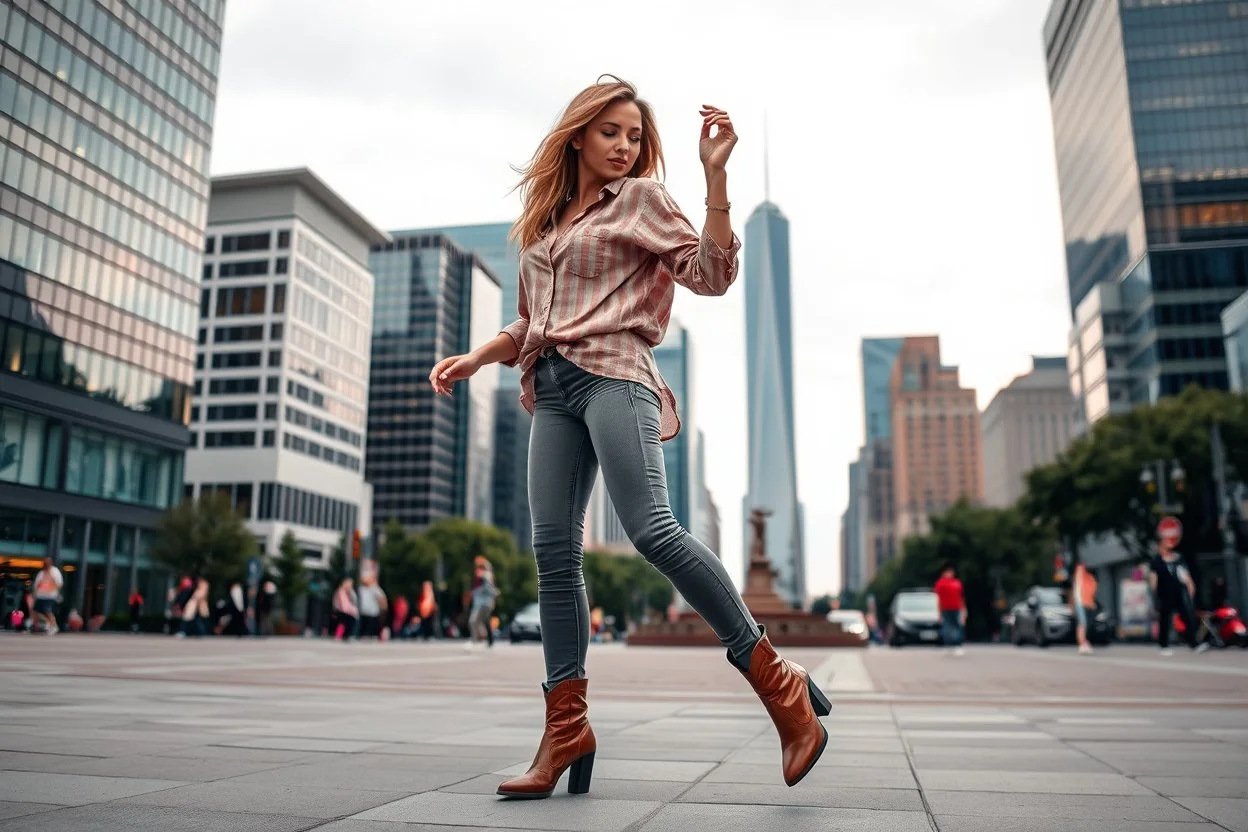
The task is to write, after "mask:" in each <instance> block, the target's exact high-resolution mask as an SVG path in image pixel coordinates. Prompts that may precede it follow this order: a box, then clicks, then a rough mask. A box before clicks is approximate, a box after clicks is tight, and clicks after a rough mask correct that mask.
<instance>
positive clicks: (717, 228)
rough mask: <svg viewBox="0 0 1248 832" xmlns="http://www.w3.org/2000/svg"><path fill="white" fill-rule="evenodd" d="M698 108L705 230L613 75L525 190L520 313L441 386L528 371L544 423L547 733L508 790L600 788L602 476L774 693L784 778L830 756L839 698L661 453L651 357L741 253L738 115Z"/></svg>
mask: <svg viewBox="0 0 1248 832" xmlns="http://www.w3.org/2000/svg"><path fill="white" fill-rule="evenodd" d="M701 114H702V133H701V143H700V153H699V155H700V157H701V161H702V165H703V168H704V170H705V173H706V185H707V196H706V207H707V216H706V225H705V227H704V228H703V231H702V234H701V235H700V236H699V235H698V234H697V233H696V232H695V231H694V230H693V226H692V225H691V224H690V223H689V220H688V219H686V218H685V216H684V214H682V213H681V212H680V209H679V208H677V206H676V203H675V202H673V201H672V198H671V196H669V195H668V193H667V191H666V189H664V187H663V186H662V185H661V184H659V183H658V182H657V181H655V180H654V179H653V178H651V177H652V176H653V175H654V174H655V173H656V172H657V171H658V170H659V169H660V168H661V167H662V164H663V151H662V145H661V144H660V142H659V135H658V132H657V130H656V129H655V121H654V114H653V112H652V111H651V109H650V106H649V105H648V104H646V103H645V102H644V101H642V100H641V99H639V98H638V97H637V91H636V89H635V88H634V87H633V86H632V85H631V84H628V83H625V82H623V81H620V80H618V79H614V80H612V81H611V82H609V83H599V84H595V85H594V86H592V87H589V88H587V89H585V90H583V91H582V92H581V93H580V94H578V95H577V96H576V97H575V98H574V99H573V100H572V102H571V103H570V104H569V105H568V108H567V109H566V110H565V111H564V113H563V115H562V117H561V118H560V120H559V123H558V124H557V125H556V126H555V128H554V130H552V131H551V133H550V135H548V136H547V137H546V139H545V140H544V141H543V142H542V144H541V146H540V147H539V148H538V151H537V154H536V155H535V156H534V158H533V160H532V162H531V163H530V164H529V166H528V167H527V168H526V169H525V170H524V172H523V179H522V180H521V183H520V188H521V192H522V196H523V201H524V210H523V213H522V214H521V216H520V219H519V220H518V221H517V222H516V226H515V229H514V230H513V235H514V236H515V237H517V238H518V242H519V245H520V248H521V249H522V251H521V255H520V286H519V314H520V317H519V319H518V320H516V321H515V322H514V323H512V324H511V325H509V326H508V327H507V328H506V329H505V330H504V331H503V332H501V333H500V334H499V335H498V336H497V337H495V338H494V339H493V340H491V341H489V342H488V343H486V344H484V345H482V346H480V347H478V348H477V349H476V350H475V351H473V352H472V353H469V354H467V355H455V356H451V357H449V358H445V359H443V360H442V361H440V362H438V364H437V365H436V366H435V367H434V368H433V370H432V372H430V374H429V381H430V384H431V385H432V386H433V389H434V391H435V392H436V393H438V394H439V395H450V394H451V388H452V385H454V383H455V382H457V381H461V380H463V379H467V378H469V377H470V376H472V375H473V374H474V373H475V372H476V371H477V370H478V369H480V368H481V367H483V366H486V365H488V364H492V363H495V362H500V363H503V364H506V365H508V366H519V367H521V369H522V370H523V375H522V376H521V390H522V393H521V402H522V403H523V404H524V406H525V408H526V409H528V410H529V412H530V413H532V414H533V425H532V432H531V438H530V449H529V454H530V457H529V458H530V460H532V462H531V463H530V465H529V502H530V509H531V513H532V517H533V549H534V552H535V554H536V556H537V570H538V586H539V596H538V600H539V604H540V609H541V623H542V650H543V654H544V656H545V661H546V684H545V686H544V690H545V694H546V732H545V735H544V737H543V739H542V742H541V745H540V747H539V748H538V751H537V756H536V757H535V758H534V761H533V766H532V768H531V769H529V771H528V773H527V774H525V775H523V776H521V777H517V778H513V779H511V780H508V781H506V782H505V783H503V784H502V785H501V786H500V787H499V790H498V791H499V794H502V795H507V796H512V797H546V796H548V795H550V794H551V792H552V791H553V790H554V787H555V783H556V781H557V780H558V779H559V776H560V775H561V774H562V773H563V772H564V771H565V770H566V769H568V768H571V769H572V772H571V777H570V782H569V790H570V791H572V792H574V793H583V792H585V791H588V789H589V781H590V775H591V774H592V768H593V760H594V752H595V750H596V748H597V742H596V740H595V738H594V733H593V730H592V729H591V728H590V726H589V722H588V719H587V717H586V713H587V709H588V706H587V704H586V698H585V697H586V691H587V682H586V678H585V652H586V647H587V645H588V643H589V604H588V603H587V599H586V594H585V579H584V576H583V574H582V571H581V562H582V556H583V551H582V539H583V534H584V519H585V507H586V503H587V501H588V499H589V494H590V489H591V488H592V486H593V483H594V479H595V476H596V474H597V471H598V468H599V466H601V468H602V473H603V477H604V479H605V481H606V484H607V489H608V491H609V492H610V495H611V500H612V502H613V503H614V505H615V508H616V510H617V512H618V514H619V516H620V519H621V521H623V524H624V527H625V529H626V530H627V531H628V534H629V536H630V538H631V539H632V542H633V544H634V545H635V546H636V547H637V550H638V551H639V552H640V553H641V554H642V555H644V556H645V558H646V559H647V560H648V561H649V562H650V563H652V564H653V565H654V566H655V567H656V568H658V569H659V571H660V572H662V573H663V574H664V575H666V576H667V577H668V578H669V579H670V580H671V581H672V582H673V583H674V584H675V586H676V589H677V590H679V592H680V594H681V595H682V596H684V598H685V599H686V600H687V601H688V602H689V603H690V604H691V605H692V606H693V608H694V609H696V610H697V611H698V613H699V614H701V615H702V617H703V618H704V619H706V621H707V623H708V624H709V625H710V626H711V628H712V629H713V630H714V631H715V633H716V635H718V636H719V639H720V641H722V642H723V644H724V645H725V647H727V649H728V657H729V660H730V661H731V662H732V663H733V664H734V665H735V666H736V667H737V669H738V670H739V671H740V672H741V673H742V674H743V675H744V676H745V677H746V679H747V680H748V681H749V682H750V684H751V685H752V686H753V687H754V690H755V692H756V693H758V695H759V696H760V697H761V698H762V700H763V703H764V705H765V706H766V708H767V711H768V713H769V714H770V715H771V718H772V720H773V722H774V723H775V725H776V729H777V731H778V732H779V734H780V741H781V746H782V752H783V770H784V778H785V781H786V782H787V783H788V784H789V785H790V786H791V785H793V784H795V783H797V782H798V781H799V780H801V779H802V778H803V777H804V776H805V775H806V773H807V772H808V771H809V770H810V768H811V767H812V766H813V765H814V764H815V762H816V761H817V760H818V759H819V756H820V755H821V754H822V753H823V749H824V747H825V746H826V745H827V741H828V733H827V731H826V730H825V729H824V727H823V726H822V725H821V724H820V722H819V720H818V719H816V715H826V714H827V713H828V709H829V707H830V706H829V705H828V701H827V699H826V698H825V697H824V696H823V694H822V693H821V692H820V691H819V690H818V688H816V687H815V685H814V683H813V682H811V681H810V678H809V676H808V674H807V673H806V671H805V670H803V669H802V668H801V667H799V666H798V665H796V664H794V663H793V662H790V661H787V660H785V659H781V658H780V657H779V656H778V655H776V652H775V650H774V649H773V648H772V646H771V643H770V641H769V640H768V638H767V636H766V634H765V633H764V632H763V631H762V630H761V629H760V628H759V626H758V625H757V624H756V623H755V622H754V619H753V618H752V617H751V615H750V613H749V610H747V609H746V607H745V604H744V603H743V602H742V601H741V596H740V594H738V592H737V590H736V588H735V587H734V586H733V583H732V579H731V578H730V577H729V576H728V573H727V571H725V569H724V567H723V565H722V564H721V563H720V561H719V559H718V558H717V557H716V556H715V555H714V554H713V553H712V552H711V551H710V550H709V549H707V547H706V546H704V545H703V544H702V543H701V542H699V541H698V540H696V539H695V538H693V537H692V536H691V535H690V534H689V533H688V532H687V531H686V530H685V529H683V528H681V527H680V525H679V524H678V523H677V522H676V520H675V518H674V517H673V515H672V510H671V507H670V506H669V504H668V493H667V484H666V475H665V471H664V467H663V450H662V447H661V444H660V443H661V441H662V440H664V439H670V438H671V437H672V436H675V435H676V432H677V431H678V430H679V428H680V421H679V419H678V418H677V415H676V401H675V398H674V397H673V396H672V393H671V391H670V390H668V388H667V386H666V385H665V384H664V383H663V379H662V377H661V376H660V375H659V372H658V368H657V367H656V366H655V361H654V356H653V354H652V353H651V349H652V348H653V347H655V346H656V345H658V344H659V342H660V341H662V339H663V335H664V332H665V330H666V328H667V323H668V319H669V316H670V313H671V305H672V296H673V293H674V290H675V284H680V285H681V286H684V287H685V288H688V289H690V290H692V291H693V292H695V293H697V294H700V295H722V294H724V293H725V292H726V291H728V288H729V286H731V284H732V283H733V281H734V279H735V278H736V275H737V251H738V250H739V248H740V245H741V243H740V241H739V240H738V239H737V237H736V235H734V234H733V232H732V225H731V223H730V221H729V218H728V212H729V209H730V207H731V205H730V203H729V202H728V186H727V181H728V180H727V174H726V172H725V166H726V164H727V162H728V157H729V155H730V154H731V153H732V148H733V146H734V145H735V144H736V142H737V136H736V134H735V133H734V131H733V128H732V121H731V120H730V119H729V117H728V114H727V113H726V112H724V111H723V110H720V109H716V108H714V107H703V109H702V110H701ZM713 131H714V135H712V132H713Z"/></svg>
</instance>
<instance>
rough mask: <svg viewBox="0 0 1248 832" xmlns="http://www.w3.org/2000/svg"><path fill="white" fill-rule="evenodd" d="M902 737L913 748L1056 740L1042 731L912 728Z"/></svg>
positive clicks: (1032, 743)
mask: <svg viewBox="0 0 1248 832" xmlns="http://www.w3.org/2000/svg"><path fill="white" fill-rule="evenodd" d="M902 737H903V738H904V739H905V740H906V742H908V743H910V744H911V745H913V746H920V745H981V744H983V745H989V746H998V747H1000V746H1003V745H1009V746H1013V745H1014V744H1016V743H1017V744H1023V743H1026V744H1028V745H1034V744H1036V743H1041V744H1044V743H1053V742H1056V741H1057V738H1056V737H1054V736H1053V735H1052V734H1046V733H1044V732H1043V731H1032V730H1024V729H1019V730H1016V731H1014V730H1008V729H1001V730H996V729H991V730H983V731H967V730H964V729H961V728H951V729H947V730H946V729H939V728H913V729H908V730H906V731H903V732H902Z"/></svg>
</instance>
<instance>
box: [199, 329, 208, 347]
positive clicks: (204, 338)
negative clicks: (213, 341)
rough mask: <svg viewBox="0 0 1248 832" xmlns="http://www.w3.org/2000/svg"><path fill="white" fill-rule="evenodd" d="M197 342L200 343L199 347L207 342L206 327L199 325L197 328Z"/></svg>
mask: <svg viewBox="0 0 1248 832" xmlns="http://www.w3.org/2000/svg"><path fill="white" fill-rule="evenodd" d="M198 343H199V345H200V346H201V347H202V346H203V345H204V344H207V343H208V327H205V326H201V327H200V328H199V339H198Z"/></svg>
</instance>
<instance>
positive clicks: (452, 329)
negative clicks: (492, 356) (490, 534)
mask: <svg viewBox="0 0 1248 832" xmlns="http://www.w3.org/2000/svg"><path fill="white" fill-rule="evenodd" d="M391 238H392V240H391V242H388V243H385V244H384V245H381V246H375V247H374V248H373V250H372V253H371V255H370V257H369V266H370V270H371V271H372V273H373V276H374V278H375V280H376V284H375V285H376V291H375V294H374V301H373V310H374V311H373V333H372V365H371V368H370V375H369V406H368V433H367V435H368V452H367V466H366V474H365V479H367V480H368V482H369V483H371V484H372V486H373V518H374V522H375V523H376V524H378V525H384V524H385V523H387V522H389V521H390V520H391V519H397V520H398V521H399V522H401V523H402V524H403V525H404V526H406V527H408V528H409V529H421V528H423V527H424V526H426V525H428V524H429V523H430V522H432V521H434V520H437V519H438V518H441V517H447V516H462V517H468V518H469V519H472V520H477V521H480V522H483V523H490V522H492V521H493V468H494V408H495V403H496V402H497V400H498V386H499V372H498V371H499V368H498V365H491V366H490V367H485V368H482V369H481V370H480V371H479V372H478V373H477V374H476V375H475V376H473V377H472V379H471V380H469V381H468V382H467V383H461V384H458V385H456V388H455V392H454V394H453V395H452V396H450V397H441V396H435V395H434V394H433V391H432V389H431V388H430V387H429V371H430V370H431V369H432V368H433V365H434V364H435V363H436V362H437V361H438V360H439V359H440V358H443V357H445V356H448V355H455V354H457V353H464V352H468V351H469V350H470V349H472V347H474V346H476V345H477V344H480V343H482V342H483V341H486V340H489V339H490V338H492V337H494V336H495V335H497V334H498V329H499V327H498V322H499V319H500V304H501V289H500V287H499V283H498V279H497V278H496V277H495V276H494V274H493V272H491V271H490V270H489V268H488V267H487V266H486V265H485V263H484V262H483V261H482V260H481V259H480V258H479V257H477V256H475V255H474V254H472V253H470V252H468V251H465V250H464V249H463V248H461V247H460V246H458V245H456V244H455V243H454V242H453V241H452V240H451V238H450V237H448V236H447V235H445V234H423V233H416V232H409V231H397V232H393V233H392V234H391Z"/></svg>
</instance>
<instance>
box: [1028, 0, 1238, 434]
mask: <svg viewBox="0 0 1248 832" xmlns="http://www.w3.org/2000/svg"><path fill="white" fill-rule="evenodd" d="M1044 44H1045V52H1046V58H1047V62H1048V75H1049V89H1050V97H1051V100H1052V109H1053V133H1054V141H1055V146H1056V156H1057V168H1058V183H1059V189H1060V194H1061V204H1062V222H1063V226H1064V230H1065V238H1066V263H1067V277H1068V281H1069V294H1070V306H1071V317H1072V320H1073V321H1074V327H1073V332H1072V336H1071V351H1070V355H1069V364H1070V367H1069V369H1070V373H1071V383H1072V387H1073V389H1074V392H1075V393H1076V395H1078V396H1080V398H1081V401H1082V403H1083V409H1084V415H1085V417H1086V419H1087V421H1095V420H1096V419H1099V418H1102V417H1103V416H1105V415H1106V414H1108V413H1110V412H1111V411H1112V410H1113V409H1114V408H1115V406H1117V407H1118V408H1126V407H1129V406H1130V404H1132V403H1138V402H1147V401H1156V400H1157V399H1158V398H1159V397H1162V396H1168V395H1172V394H1174V393H1177V392H1179V391H1180V390H1181V389H1183V387H1185V386H1187V385H1188V384H1190V383H1196V384H1200V385H1202V386H1205V387H1211V388H1220V389H1225V388H1226V387H1227V367H1226V354H1225V345H1224V343H1223V340H1222V337H1221V330H1220V325H1219V315H1220V313H1221V311H1222V309H1223V307H1225V306H1226V304H1227V303H1229V302H1230V301H1231V300H1233V299H1234V298H1235V297H1236V296H1237V295H1238V294H1239V293H1240V292H1242V291H1243V290H1244V288H1245V287H1248V243H1246V242H1245V238H1248V197H1246V196H1245V194H1246V193H1248V106H1245V102H1248V15H1245V13H1244V7H1243V3H1241V2H1234V1H1233V0H1203V2H1192V3H1156V2H1143V1H1142V0H1105V1H1104V2H1099V1H1098V0H1054V2H1053V4H1052V6H1051V7H1050V10H1049V15H1048V19H1047V20H1046V22H1045V26H1044ZM1100 284H1109V285H1110V286H1111V287H1112V288H1113V291H1112V292H1108V293H1105V292H1098V291H1095V290H1096V289H1097V287H1098V286H1099V285H1100Z"/></svg>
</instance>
